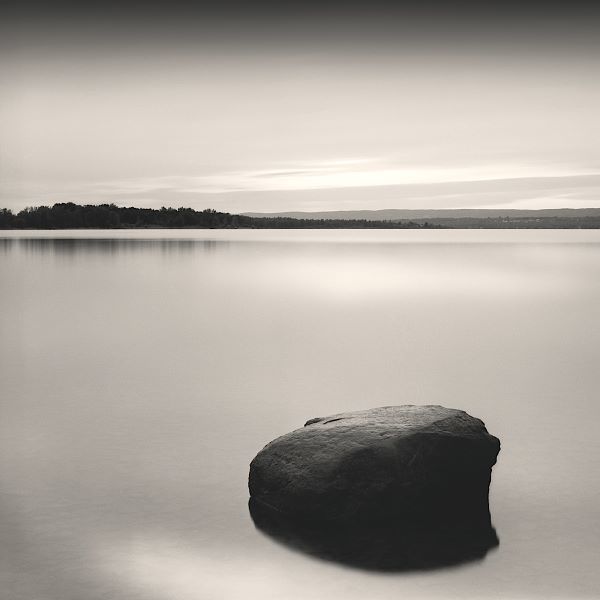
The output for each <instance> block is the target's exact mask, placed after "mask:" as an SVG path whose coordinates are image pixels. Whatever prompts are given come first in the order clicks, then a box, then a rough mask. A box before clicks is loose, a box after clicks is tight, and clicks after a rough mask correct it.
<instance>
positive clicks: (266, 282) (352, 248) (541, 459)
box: [0, 230, 600, 600]
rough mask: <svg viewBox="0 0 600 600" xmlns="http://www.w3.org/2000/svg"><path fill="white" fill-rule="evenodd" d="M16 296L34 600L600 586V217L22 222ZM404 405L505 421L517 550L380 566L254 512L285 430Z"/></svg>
mask: <svg viewBox="0 0 600 600" xmlns="http://www.w3.org/2000/svg"><path fill="white" fill-rule="evenodd" d="M0 308H1V311H0V390H1V405H0V408H1V418H0V486H1V488H0V491H1V496H0V500H1V506H0V508H1V511H2V512H1V519H0V533H1V539H2V544H1V550H0V558H1V561H0V577H1V580H0V586H1V588H2V590H3V593H4V594H5V596H3V597H6V598H7V599H9V600H88V599H89V600H99V599H106V598H127V599H132V600H213V599H215V600H217V599H219V600H222V599H225V600H229V599H239V598H251V599H253V598H256V599H260V600H281V599H285V600H321V599H323V598H334V597H337V598H345V599H350V600H354V599H356V600H358V599H360V600H364V599H373V600H381V599H388V598H389V599H392V598H394V599H395V598H459V597H460V598H514V599H518V598H531V597H539V598H548V597H556V598H585V597H596V596H597V593H598V590H599V589H600V574H599V572H598V569H597V560H598V555H599V551H600V542H599V540H600V524H599V523H600V518H599V517H600V509H599V503H598V499H599V497H600V478H599V476H598V473H599V472H600V436H599V435H598V422H599V418H600V407H599V400H600V398H599V391H600V373H599V364H600V361H599V359H600V232H596V231H418V230H407V231H341V230H338V231H307V230H304V231H279V232H278V231H181V230H179V231H164V230H163V231H133V232H131V231H118V232H109V231H105V232H103V231H87V232H81V231H79V232H4V233H0ZM392 404H443V405H446V406H450V407H455V408H461V409H464V410H466V411H468V412H469V413H471V414H473V415H475V416H477V417H480V418H482V419H483V420H484V421H485V423H486V425H487V427H488V429H489V430H490V432H491V433H493V434H494V435H496V436H498V437H499V438H500V439H501V441H502V450H501V452H500V456H499V461H498V464H497V465H496V466H495V467H494V471H493V478H492V486H491V495H490V502H491V512H492V520H493V523H494V526H495V528H496V531H497V534H498V537H499V540H500V544H499V546H498V547H497V548H495V549H492V550H491V551H490V552H489V553H488V554H487V556H486V557H485V558H484V559H482V560H479V561H474V562H470V563H467V564H464V565H461V566H457V567H452V568H445V569H439V570H432V571H426V572H407V573H406V572H405V573H385V574H381V573H377V572H372V571H366V570H361V569H357V568H348V567H344V566H341V565H339V564H336V563H335V562H327V561H321V560H318V559H316V558H313V557H310V556H308V555H305V554H302V553H300V552H297V551H294V550H291V549H290V548H288V547H286V546H284V545H281V544H279V543H277V542H276V541H274V540H273V539H271V538H270V537H268V536H266V535H264V534H263V533H261V532H260V531H258V530H257V529H256V528H255V527H254V525H253V522H252V520H251V518H250V516H249V513H248V505H247V502H248V492H247V474H248V464H249V462H250V460H251V459H252V458H253V456H254V455H255V454H256V452H257V451H258V450H260V448H262V446H263V445H264V444H266V443H267V442H269V441H270V440H271V439H273V438H275V437H277V436H278V435H281V434H283V433H285V432H287V431H289V430H291V429H294V428H296V427H299V426H301V425H302V424H303V423H304V422H305V421H306V420H307V419H309V418H311V417H315V416H323V415H327V414H333V413H338V412H342V411H348V410H355V409H363V408H368V407H374V406H385V405H392Z"/></svg>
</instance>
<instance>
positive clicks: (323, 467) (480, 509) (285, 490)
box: [249, 405, 500, 535]
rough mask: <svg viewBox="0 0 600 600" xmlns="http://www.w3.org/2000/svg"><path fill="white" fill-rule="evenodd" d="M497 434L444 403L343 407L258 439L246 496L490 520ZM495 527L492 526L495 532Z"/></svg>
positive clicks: (313, 515) (423, 518)
mask: <svg viewBox="0 0 600 600" xmlns="http://www.w3.org/2000/svg"><path fill="white" fill-rule="evenodd" d="M499 450H500V442H499V440H498V439H497V438H495V437H494V436H492V435H490V434H489V433H488V432H487V430H486V428H485V425H484V424H483V422H482V421H481V420H479V419H476V418H474V417H471V416H470V415H468V414H467V413H465V412H464V411H461V410H455V409H450V408H444V407H442V406H410V405H409V406H388V407H383V408H374V409H369V410H364V411H359V412H349V413H341V414H337V415H332V416H330V417H322V418H317V419H311V420H309V421H307V423H306V425H305V426H304V427H302V428H300V429H296V430H295V431H292V432H291V433H288V434H286V435H283V436H281V437H279V438H277V439H276V440H274V441H272V442H271V443H270V444H268V445H267V446H265V448H263V450H261V451H260V452H259V453H258V455H257V456H256V457H255V458H254V460H253V461H252V463H251V465H250V476H249V488H250V495H251V497H252V499H253V502H255V503H256V504H258V505H260V506H261V507H262V508H263V509H265V510H267V511H275V513H278V514H279V515H284V516H286V517H291V518H293V519H300V520H302V519H304V520H307V521H311V522H332V521H348V520H354V521H356V520H359V521H364V520H367V521H374V520H379V521H381V520H383V521H386V520H389V519H390V518H391V517H393V518H394V523H396V524H397V523H398V522H399V520H400V521H403V522H405V523H411V524H412V525H415V523H417V524H418V523H419V522H422V523H427V526H428V527H430V526H432V525H434V524H435V523H445V524H447V523H450V522H454V523H458V522H461V521H463V520H465V519H467V520H469V521H470V522H475V521H480V522H481V523H484V525H485V527H487V526H488V525H489V522H490V516H489V507H488V490H489V484H490V480H491V467H492V466H493V465H494V463H495V462H496V457H497V455H498V452H499ZM494 535H495V534H494Z"/></svg>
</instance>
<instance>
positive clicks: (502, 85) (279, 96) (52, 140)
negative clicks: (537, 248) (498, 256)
mask: <svg viewBox="0 0 600 600" xmlns="http://www.w3.org/2000/svg"><path fill="white" fill-rule="evenodd" d="M196 16H198V15H196ZM220 17H223V15H221V16H220ZM246 17H247V15H246V16H244V18H246ZM88 21H89V22H87V23H81V22H75V23H72V22H69V21H68V20H66V21H65V20H64V19H63V21H62V22H61V23H60V27H57V25H56V23H49V22H42V23H41V25H40V23H37V28H35V27H34V28H32V27H29V28H28V27H27V26H26V25H27V24H28V21H27V19H25V20H23V19H21V21H19V22H18V23H17V25H18V26H15V27H13V28H12V29H10V31H9V34H10V35H6V36H4V41H3V42H2V45H3V48H2V50H3V51H4V52H3V59H2V64H1V67H2V74H1V77H2V80H1V82H0V83H1V91H0V131H1V132H2V144H1V145H0V206H6V207H9V208H14V209H19V208H22V207H24V206H26V205H39V204H52V203H54V202H62V201H73V202H82V203H99V202H115V203H116V204H120V205H133V206H161V205H167V206H169V205H170V206H192V207H195V208H200V209H201V208H206V207H213V208H216V209H219V210H231V211H283V210H313V209H314V210H317V209H318V210H327V209H332V210H335V209H343V208H352V209H356V208H373V209H375V208H454V207H498V206H506V207H508V206H510V207H514V208H529V207H531V208H543V207H559V206H565V207H579V206H597V205H598V204H599V203H598V197H599V195H598V192H599V191H600V143H599V141H598V140H600V135H599V134H600V118H599V114H598V113H599V111H598V106H600V77H598V71H599V70H598V67H599V63H600V52H599V45H598V43H597V42H595V41H594V37H593V36H592V35H591V34H590V32H589V30H588V29H586V28H585V27H584V25H585V22H584V21H582V22H580V23H576V24H574V25H573V24H570V25H568V26H569V27H570V29H569V30H568V31H567V33H568V34H569V35H566V36H565V31H562V32H561V28H560V21H553V27H554V29H553V28H552V27H550V26H546V27H545V28H542V30H541V33H540V32H536V31H535V30H529V31H528V30H527V28H526V27H521V28H520V29H519V28H517V29H515V28H513V29H512V30H510V31H509V32H508V33H507V32H504V31H503V30H502V29H501V28H498V27H494V28H491V29H490V31H486V29H485V27H483V26H480V25H481V23H479V24H477V26H476V25H475V24H471V25H470V26H466V25H465V24H464V23H462V26H461V27H458V26H456V23H454V25H455V27H454V28H452V27H450V28H449V31H446V30H445V29H444V22H443V21H440V20H438V21H436V23H435V25H436V26H435V28H434V29H433V32H432V30H431V29H430V28H429V29H428V28H427V27H425V26H424V23H425V24H427V21H426V20H425V21H423V20H419V19H417V20H415V21H414V24H415V27H417V30H416V31H415V30H411V27H410V26H409V25H410V23H409V24H408V25H407V24H406V23H403V24H402V28H401V29H400V30H399V31H395V30H394V29H393V27H391V26H389V24H386V23H385V22H384V21H383V20H381V22H379V23H377V27H379V31H380V33H381V35H380V36H379V37H378V36H377V35H376V34H377V27H375V26H373V27H371V29H369V28H367V33H368V35H367V34H365V31H363V30H361V28H360V27H359V26H358V25H359V24H360V22H359V21H358V20H354V21H352V22H351V23H350V25H352V27H350V26H348V27H347V28H346V29H345V30H344V29H343V28H341V27H340V26H339V22H338V21H335V23H336V24H337V28H335V27H334V28H333V29H332V30H331V31H333V33H332V34H331V35H328V30H327V27H325V26H324V25H323V24H327V23H328V22H329V23H330V24H331V23H333V22H331V21H327V19H324V20H322V21H318V20H317V21H316V23H317V24H320V25H321V27H320V28H319V27H317V28H316V29H313V30H310V34H308V33H305V32H304V31H303V30H302V27H296V28H295V29H290V28H288V29H287V30H286V27H285V25H286V23H283V24H282V22H273V23H269V22H266V23H263V22H261V21H260V20H258V21H257V22H258V23H259V25H256V23H255V24H254V26H249V25H248V23H247V21H244V20H243V19H240V20H237V21H236V19H235V17H233V16H232V17H231V19H230V20H229V21H228V20H227V18H224V17H223V19H221V20H219V21H218V23H217V22H216V21H215V19H213V21H212V22H211V23H212V25H213V26H212V27H208V26H206V25H205V26H204V29H202V28H200V29H199V30H198V31H194V30H193V28H190V27H188V26H186V25H185V24H184V23H183V22H181V23H179V22H175V23H170V26H169V28H168V29H167V30H165V31H162V32H161V29H160V27H158V24H159V21H156V22H153V23H151V26H148V25H147V24H145V25H144V26H143V27H141V26H139V24H138V27H137V28H134V29H133V30H132V31H128V29H127V27H124V26H122V23H121V26H118V25H119V23H117V24H116V25H115V26H114V27H112V29H110V30H107V29H106V27H108V26H107V25H106V23H104V22H103V21H96V22H95V21H93V20H91V19H89V20H88ZM399 22H400V21H399ZM523 22H525V23H526V22H528V21H527V19H525V20H524V21H523ZM94 23H95V25H94ZM223 23H225V24H229V25H230V26H229V27H226V26H224V25H223ZM240 23H241V24H240ZM518 23H521V25H523V23H522V22H520V21H519V22H518ZM24 24H25V25H24ZM50 24H51V25H52V27H50ZM90 24H91V25H92V26H91V27H90ZM101 25H102V26H101ZM242 25H245V26H242ZM287 25H288V26H289V23H287ZM371 25H372V24H371ZM418 26H421V27H423V31H422V32H421V31H419V30H418ZM86 27H87V28H86ZM332 27H333V25H332ZM299 30H300V31H299ZM107 31H109V32H108V33H107ZM286 31H287V32H288V33H290V35H289V36H288V37H286V35H285V34H286ZM507 31H508V30H507ZM179 32H180V33H181V35H180V36H179V35H178V33H179ZM440 32H445V33H444V34H443V35H442V34H441V33H440ZM420 33H423V35H419V34H420ZM486 33H488V34H489V36H488V37H487V38H486Z"/></svg>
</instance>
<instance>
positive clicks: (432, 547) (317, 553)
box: [249, 499, 499, 571]
mask: <svg viewBox="0 0 600 600" xmlns="http://www.w3.org/2000/svg"><path fill="white" fill-rule="evenodd" d="M249 508H250V515H251V517H252V520H253V521H254V524H255V526H256V527H257V529H259V530H260V531H262V532H263V533H265V534H266V535H268V536H270V537H272V538H274V539H275V540H277V541H278V542H280V543H282V544H284V545H286V546H288V547H291V548H293V549H296V550H299V551H302V552H305V553H307V554H310V555H311V556H314V557H316V558H320V559H323V560H330V561H334V562H339V563H342V564H345V565H348V566H351V567H356V568H362V569H368V570H374V571H411V570H425V569H436V568H441V567H450V566H455V565H459V564H461V563H466V562H470V561H475V560H481V559H483V558H484V557H485V555H486V554H487V553H488V552H489V551H490V550H491V549H492V548H495V547H496V546H498V544H499V541H498V537H497V535H496V531H495V529H494V528H493V526H492V523H491V518H490V515H489V512H488V513H487V515H483V516H481V517H477V518H472V519H469V518H467V517H462V518H460V519H456V520H452V519H451V518H448V519H445V520H443V521H438V522H435V523H432V522H430V521H427V520H419V521H415V520H411V521H403V520H401V519H392V518H390V519H386V520H382V521H380V522H368V523H365V522H353V521H343V522H340V523H331V522H328V523H315V522H307V521H298V520H293V519H290V518H288V517H286V516H285V515H283V514H282V513H280V512H277V511H274V510H271V509H269V508H267V507H265V506H264V505H261V504H259V503H257V502H256V501H254V500H252V499H251V500H250V503H249Z"/></svg>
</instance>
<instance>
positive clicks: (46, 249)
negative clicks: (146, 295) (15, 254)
mask: <svg viewBox="0 0 600 600" xmlns="http://www.w3.org/2000/svg"><path fill="white" fill-rule="evenodd" d="M2 241H6V242H15V243H17V242H18V244H19V247H20V248H22V249H24V250H25V251H26V252H28V253H34V254H48V253H50V254H57V255H64V256H70V255H76V254H104V255H116V254H123V253H127V254H134V253H138V252H147V251H151V252H159V253H161V254H177V255H178V254H191V253H194V252H214V251H216V250H217V249H218V248H219V246H223V245H226V244H228V242H222V241H218V240H169V239H166V240H137V239H114V238H109V239H107V238H95V239H94V238H85V239H84V238H21V239H18V240H13V239H7V240H2ZM4 247H6V248H7V249H8V250H10V249H12V247H14V245H13V244H10V243H9V244H6V246H4V245H1V246H0V248H4Z"/></svg>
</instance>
